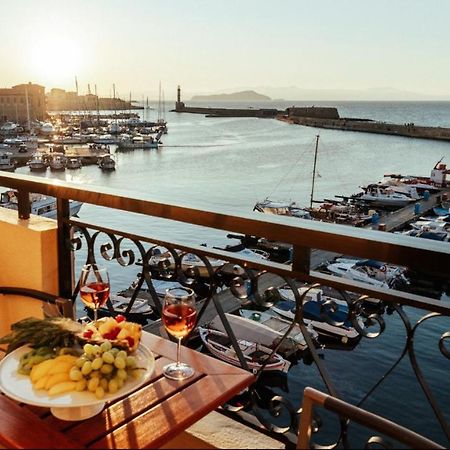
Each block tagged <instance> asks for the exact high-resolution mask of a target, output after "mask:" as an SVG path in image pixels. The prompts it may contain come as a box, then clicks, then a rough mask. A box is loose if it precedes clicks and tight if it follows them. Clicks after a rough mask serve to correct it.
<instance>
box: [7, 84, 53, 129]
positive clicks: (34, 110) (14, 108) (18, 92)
mask: <svg viewBox="0 0 450 450" xmlns="http://www.w3.org/2000/svg"><path fill="white" fill-rule="evenodd" d="M45 114H46V108H45V88H44V86H40V85H39V84H33V83H31V82H30V83H28V84H18V85H16V86H13V87H12V88H7V89H0V124H1V123H3V122H7V121H12V122H16V123H23V124H25V123H26V122H27V120H28V118H29V119H30V120H44V118H45Z"/></svg>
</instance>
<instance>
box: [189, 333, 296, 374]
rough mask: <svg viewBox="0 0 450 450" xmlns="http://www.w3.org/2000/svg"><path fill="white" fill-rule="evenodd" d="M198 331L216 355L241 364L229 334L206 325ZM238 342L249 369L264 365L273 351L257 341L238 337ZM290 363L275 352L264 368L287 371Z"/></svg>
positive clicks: (229, 361) (224, 359)
mask: <svg viewBox="0 0 450 450" xmlns="http://www.w3.org/2000/svg"><path fill="white" fill-rule="evenodd" d="M198 332H199V334H200V338H201V339H202V342H203V344H204V345H205V347H206V348H207V349H208V350H209V351H210V352H211V353H212V354H213V355H214V356H216V357H217V358H219V359H221V360H223V361H226V362H228V363H230V364H233V365H235V366H239V367H240V366H241V364H240V361H239V358H238V356H237V354H236V352H235V350H234V348H233V346H232V344H231V339H230V338H229V337H228V335H226V334H225V333H222V332H221V331H217V330H213V329H210V328H204V327H198ZM237 343H238V345H239V348H240V349H241V351H242V353H243V356H244V358H245V361H246V363H247V365H248V367H249V369H250V370H252V371H254V372H256V371H258V370H260V369H261V368H262V365H263V364H264V363H265V362H266V360H267V358H269V356H270V354H271V353H272V350H271V349H270V348H268V347H266V346H264V345H261V344H258V343H256V342H252V341H247V340H245V339H237ZM290 364H291V363H290V362H289V361H287V360H286V359H284V358H283V357H282V356H281V355H279V354H278V353H275V354H274V355H272V357H271V358H270V359H269V361H268V362H267V365H266V366H265V367H264V370H281V371H283V372H287V371H288V370H289V367H290Z"/></svg>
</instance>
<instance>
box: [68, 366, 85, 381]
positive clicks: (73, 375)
mask: <svg viewBox="0 0 450 450" xmlns="http://www.w3.org/2000/svg"><path fill="white" fill-rule="evenodd" d="M69 378H70V379H71V380H72V381H80V380H81V379H82V378H83V374H82V373H81V372H80V370H79V369H78V368H76V367H72V368H71V369H70V372H69Z"/></svg>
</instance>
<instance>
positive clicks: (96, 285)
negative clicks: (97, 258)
mask: <svg viewBox="0 0 450 450" xmlns="http://www.w3.org/2000/svg"><path fill="white" fill-rule="evenodd" d="M109 289H110V287H109V276H108V271H107V270H106V268H104V267H99V266H98V265H97V264H86V265H84V266H83V268H82V269H81V277H80V297H81V300H82V301H83V303H84V304H85V305H86V306H87V307H89V308H92V309H93V310H94V321H96V320H97V311H98V308H100V307H101V306H103V305H104V304H105V303H106V302H107V301H108V298H109Z"/></svg>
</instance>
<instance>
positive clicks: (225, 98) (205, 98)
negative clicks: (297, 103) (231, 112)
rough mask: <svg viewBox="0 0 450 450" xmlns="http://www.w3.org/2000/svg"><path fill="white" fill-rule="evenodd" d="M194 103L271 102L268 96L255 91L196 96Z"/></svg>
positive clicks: (193, 98)
mask: <svg viewBox="0 0 450 450" xmlns="http://www.w3.org/2000/svg"><path fill="white" fill-rule="evenodd" d="M191 101H193V102H210V101H221V102H239V101H241V102H249V101H250V102H267V101H271V98H270V97H267V95H263V94H258V93H257V92H255V91H241V92H233V93H232V94H216V95H194V96H193V97H192V99H191Z"/></svg>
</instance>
